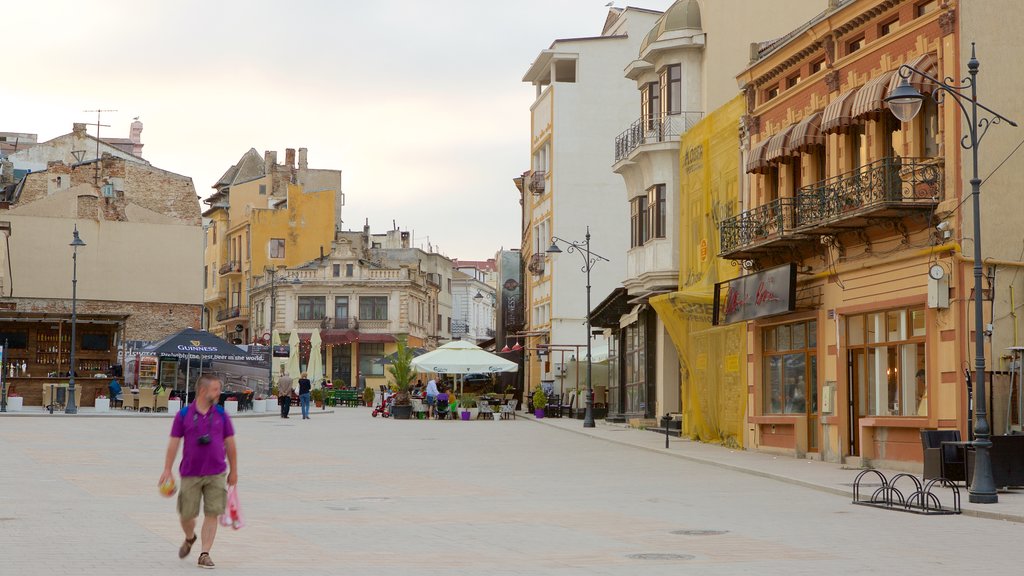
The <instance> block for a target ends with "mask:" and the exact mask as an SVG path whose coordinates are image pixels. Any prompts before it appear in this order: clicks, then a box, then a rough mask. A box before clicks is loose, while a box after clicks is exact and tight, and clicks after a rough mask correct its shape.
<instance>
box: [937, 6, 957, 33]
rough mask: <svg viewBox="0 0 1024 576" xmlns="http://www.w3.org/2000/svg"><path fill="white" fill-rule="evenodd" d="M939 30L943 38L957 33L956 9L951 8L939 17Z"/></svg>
mask: <svg viewBox="0 0 1024 576" xmlns="http://www.w3.org/2000/svg"><path fill="white" fill-rule="evenodd" d="M939 29H940V30H942V35H943V36H949V35H950V34H952V33H954V32H956V9H954V8H952V7H951V8H949V9H948V10H946V11H945V12H943V13H942V15H941V16H939Z"/></svg>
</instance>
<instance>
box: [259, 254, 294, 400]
mask: <svg viewBox="0 0 1024 576" xmlns="http://www.w3.org/2000/svg"><path fill="white" fill-rule="evenodd" d="M282 268H284V267H283V266H282ZM269 271H270V338H271V340H270V359H269V360H270V366H269V367H268V368H267V371H268V372H269V375H268V378H267V392H268V393H269V392H270V390H271V389H272V388H273V387H274V341H273V338H274V321H275V320H277V270H275V269H274V268H269ZM290 283H291V284H293V285H298V284H302V280H299V279H298V278H292V280H291V282H290Z"/></svg>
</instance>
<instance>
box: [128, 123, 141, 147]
mask: <svg viewBox="0 0 1024 576" xmlns="http://www.w3.org/2000/svg"><path fill="white" fill-rule="evenodd" d="M128 139H129V140H131V142H132V154H134V155H136V156H141V155H142V122H141V121H140V120H139V119H138V118H136V119H135V121H134V122H132V126H131V129H130V130H129V132H128Z"/></svg>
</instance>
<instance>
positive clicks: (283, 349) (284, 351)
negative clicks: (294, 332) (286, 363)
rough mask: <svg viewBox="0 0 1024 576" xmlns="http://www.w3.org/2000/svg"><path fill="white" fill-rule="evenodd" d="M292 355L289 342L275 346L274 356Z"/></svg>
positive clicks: (285, 356)
mask: <svg viewBox="0 0 1024 576" xmlns="http://www.w3.org/2000/svg"><path fill="white" fill-rule="evenodd" d="M290 355H291V350H289V349H288V345H287V344H283V345H280V346H274V358H287V357H288V356H290Z"/></svg>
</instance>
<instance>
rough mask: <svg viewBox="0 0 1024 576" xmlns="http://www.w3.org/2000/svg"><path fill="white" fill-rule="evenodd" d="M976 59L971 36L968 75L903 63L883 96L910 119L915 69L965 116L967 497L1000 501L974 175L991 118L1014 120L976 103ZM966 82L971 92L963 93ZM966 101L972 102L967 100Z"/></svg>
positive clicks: (915, 107) (937, 96)
mask: <svg viewBox="0 0 1024 576" xmlns="http://www.w3.org/2000/svg"><path fill="white" fill-rule="evenodd" d="M979 67H980V64H979V62H978V59H977V57H975V54H974V42H971V59H970V60H968V61H967V71H968V73H969V74H970V78H964V79H963V80H961V81H960V83H959V84H947V83H945V82H942V81H940V80H938V79H937V78H933V77H931V76H929V75H928V74H925V73H924V72H922V71H920V70H918V69H916V68H913V67H911V66H907V65H905V64H904V65H903V66H900V68H899V75H900V78H902V80H901V81H900V84H899V86H897V87H896V89H895V90H893V91H892V92H891V93H890V94H889V96H888V97H886V99H885V101H886V103H888V105H889V109H890V110H892V113H893V115H895V116H896V118H898V119H899V120H900V121H902V122H909V121H910V120H911V119H913V118H914V116H915V115H916V114H917V113H918V111H919V110H920V109H921V103H922V102H923V101H924V99H925V97H926V96H925V95H924V94H921V93H920V92H918V90H917V89H916V88H914V87H913V86H912V85H911V84H910V78H911V77H913V76H914V75H917V76H921V77H922V78H926V79H928V80H929V81H930V82H932V83H934V84H935V89H934V90H932V94H931V97H932V98H933V99H934V100H935V101H936V102H939V103H941V102H942V101H943V100H945V96H946V95H949V96H952V97H953V102H954V103H956V105H957V106H959V107H960V111H961V112H963V113H964V117H965V119H966V120H967V123H966V125H967V130H968V133H967V135H966V136H964V137H963V138H962V139H961V140H960V145H961V146H962V147H963V148H964V149H965V150H970V151H971V170H972V172H971V199H972V200H973V205H974V369H975V382H976V384H975V387H976V388H975V390H976V391H975V394H974V398H975V406H976V409H975V420H974V437H975V440H974V443H973V444H974V452H975V454H974V455H975V459H974V479H973V481H972V482H971V488H970V496H969V499H970V501H971V502H974V503H979V504H994V503H996V502H998V501H999V496H998V495H997V494H996V485H995V480H994V479H993V477H992V456H991V454H989V449H990V448H991V447H992V440H991V439H990V438H991V435H992V432H991V429H990V427H989V424H988V417H987V416H988V413H987V410H986V406H985V336H984V335H985V332H984V316H983V314H982V308H981V301H982V298H981V290H982V288H981V200H980V194H981V179H980V178H978V145H979V144H981V140H982V138H984V137H985V133H986V132H988V128H989V126H991V125H992V124H1000V123H1002V122H1006V123H1007V124H1009V125H1010V126H1016V125H1017V123H1016V122H1014V121H1012V120H1010V119H1009V118H1007V117H1005V116H1003V115H1001V114H999V113H998V112H996V111H994V110H992V109H991V108H988V107H986V106H984V105H982V104H979V103H978V99H977V92H978V85H977V76H978V68H979ZM968 88H970V95H969V96H968V95H966V94H964V93H963V91H964V90H967V89H968ZM964 103H967V104H968V105H969V107H970V108H968V107H967V106H965V104H964ZM978 108H981V109H982V110H984V111H985V112H987V113H988V114H989V116H986V117H983V118H981V119H979V118H978Z"/></svg>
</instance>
